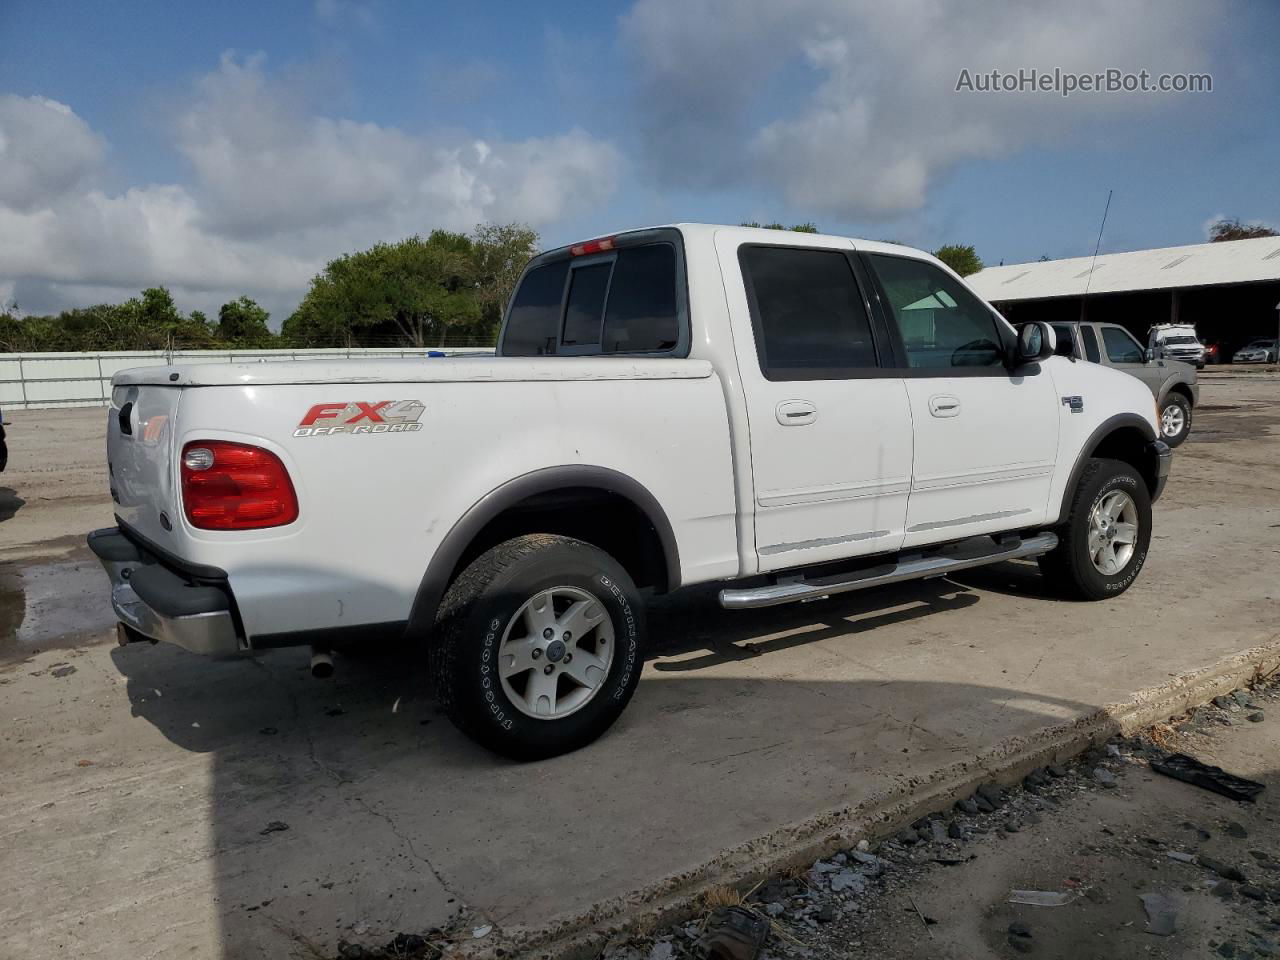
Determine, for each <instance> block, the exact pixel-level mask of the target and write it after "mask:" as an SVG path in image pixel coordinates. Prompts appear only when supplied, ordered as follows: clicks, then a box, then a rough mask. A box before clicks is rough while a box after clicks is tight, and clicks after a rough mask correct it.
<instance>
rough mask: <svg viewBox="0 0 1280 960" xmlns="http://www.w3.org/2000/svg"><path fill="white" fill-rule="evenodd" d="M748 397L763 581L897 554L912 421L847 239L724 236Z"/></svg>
mask: <svg viewBox="0 0 1280 960" xmlns="http://www.w3.org/2000/svg"><path fill="white" fill-rule="evenodd" d="M716 245H717V253H718V256H719V259H720V265H721V270H722V272H723V276H724V279H725V289H726V291H727V295H728V298H729V307H730V317H731V323H732V328H733V337H734V342H735V344H736V345H737V359H738V370H739V374H740V376H741V378H742V387H743V391H744V394H745V398H746V406H747V419H748V421H749V424H750V426H749V432H750V438H751V473H752V480H753V491H754V497H755V537H756V550H757V554H758V558H759V563H760V569H761V570H762V571H768V570H778V569H782V568H786V567H795V566H803V565H807V564H815V563H822V562H825V561H828V560H835V559H840V558H844V557H850V556H855V555H860V554H868V553H878V552H882V551H892V550H896V549H897V548H898V547H899V546H900V545H901V543H902V537H903V524H904V521H905V519H906V510H907V493H908V490H909V489H910V484H911V451H912V442H911V414H910V410H909V409H908V405H907V395H906V391H905V388H904V386H903V382H902V378H901V377H900V376H898V374H897V372H896V371H894V370H893V369H886V367H891V366H892V354H891V353H890V352H889V345H888V342H887V334H886V332H885V331H884V330H883V328H882V326H881V323H880V321H879V320H878V319H877V318H876V317H875V316H874V314H873V312H872V310H871V308H870V305H869V302H868V300H867V296H866V293H867V290H866V288H865V283H860V282H859V279H858V273H859V272H860V271H861V270H862V268H861V266H860V265H858V264H857V263H856V260H855V258H854V253H853V247H852V244H850V243H849V242H848V241H834V240H822V241H819V240H812V241H808V242H806V243H805V244H804V245H799V244H786V245H783V244H758V243H746V244H744V243H741V241H740V238H734V237H732V235H726V234H720V235H718V236H717V241H716Z"/></svg>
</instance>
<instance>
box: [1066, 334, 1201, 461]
mask: <svg viewBox="0 0 1280 960" xmlns="http://www.w3.org/2000/svg"><path fill="white" fill-rule="evenodd" d="M1053 329H1054V332H1055V333H1056V334H1057V352H1058V354H1059V355H1060V356H1064V357H1069V358H1072V359H1075V360H1087V361H1089V362H1090V363H1100V364H1102V365H1103V366H1107V367H1113V368H1115V369H1116V370H1123V371H1124V372H1125V373H1128V374H1132V375H1133V376H1135V377H1137V378H1138V379H1139V380H1141V381H1142V382H1143V383H1145V384H1146V385H1147V387H1148V389H1150V391H1151V395H1152V396H1153V397H1155V399H1156V406H1157V407H1159V410H1160V438H1161V439H1162V440H1164V442H1165V443H1167V444H1168V445H1169V446H1170V447H1177V446H1180V445H1181V444H1182V442H1183V441H1184V440H1186V439H1187V436H1188V435H1189V434H1190V433H1191V414H1192V411H1193V410H1195V407H1196V404H1197V403H1199V402H1200V385H1199V382H1198V380H1197V378H1196V368H1195V367H1194V366H1193V365H1192V364H1189V363H1183V362H1182V361H1180V360H1167V359H1164V358H1163V357H1159V356H1156V353H1155V350H1154V349H1153V348H1150V347H1148V348H1145V349H1144V348H1143V346H1142V345H1141V344H1140V343H1138V341H1137V340H1136V339H1134V337H1133V334H1131V333H1130V332H1129V331H1128V330H1126V329H1125V328H1124V327H1122V326H1120V325H1119V324H1115V323H1091V322H1081V323H1055V324H1054V325H1053ZM1197 342H1198V341H1197ZM1201 349H1203V348H1201Z"/></svg>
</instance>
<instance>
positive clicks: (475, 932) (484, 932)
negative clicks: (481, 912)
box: [471, 923, 493, 940]
mask: <svg viewBox="0 0 1280 960" xmlns="http://www.w3.org/2000/svg"><path fill="white" fill-rule="evenodd" d="M491 933H493V924H492V923H486V924H484V925H483V926H480V927H475V928H473V929H472V931H471V936H472V937H474V938H475V939H476V940H479V939H480V938H481V937H487V936H488V935H489V934H491Z"/></svg>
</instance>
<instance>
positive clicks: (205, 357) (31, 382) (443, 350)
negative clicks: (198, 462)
mask: <svg viewBox="0 0 1280 960" xmlns="http://www.w3.org/2000/svg"><path fill="white" fill-rule="evenodd" d="M492 353H493V348H492V347H333V348H311V349H298V350H293V349H284V350H172V351H166V350H119V351H116V350H109V351H101V352H96V353H0V410H34V409H40V408H51V407H93V406H105V405H106V403H107V401H108V399H109V398H110V396H111V377H112V376H113V375H114V374H116V373H117V372H119V371H121V370H128V369H129V368H130V367H159V366H164V365H166V364H171V363H245V362H249V363H270V362H276V361H280V360H369V359H376V358H403V357H420V358H422V359H424V360H427V359H429V358H431V357H439V356H462V355H474V356H484V355H486V354H492Z"/></svg>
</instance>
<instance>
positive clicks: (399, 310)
mask: <svg viewBox="0 0 1280 960" xmlns="http://www.w3.org/2000/svg"><path fill="white" fill-rule="evenodd" d="M472 252H473V251H472V243H471V239H470V238H469V237H467V236H466V235H465V234H461V233H449V232H447V231H443V230H435V231H432V233H431V234H430V235H429V236H428V237H427V238H426V239H425V240H424V239H423V238H422V237H420V236H412V237H409V238H407V239H405V240H401V241H400V242H398V243H379V244H375V245H374V246H373V247H372V248H370V249H368V250H362V251H360V252H358V253H351V254H347V255H346V256H342V257H339V258H338V259H336V260H331V261H330V262H329V264H328V265H327V266H326V267H325V268H324V270H323V271H322V272H321V273H320V274H318V275H317V276H316V277H315V278H314V279H313V280H312V281H311V287H310V289H309V290H308V291H307V293H306V296H304V297H303V298H302V302H301V303H300V304H299V305H298V309H297V310H295V311H294V313H293V315H292V316H290V317H289V319H288V320H286V321H285V324H284V329H283V331H282V332H283V333H284V335H285V338H286V339H287V340H289V341H291V342H299V343H326V344H331V343H343V344H346V345H355V344H357V343H359V342H361V340H362V339H363V340H366V341H367V340H381V339H384V338H390V339H395V340H399V341H400V342H401V343H405V344H408V345H410V346H415V347H424V346H427V344H428V343H433V344H434V343H438V342H443V340H444V337H445V336H446V335H447V333H448V331H449V330H450V329H453V328H456V327H459V326H462V325H465V324H468V323H475V322H476V321H478V320H479V318H480V308H479V305H478V303H477V300H476V293H475V265H474V263H473V260H472Z"/></svg>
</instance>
